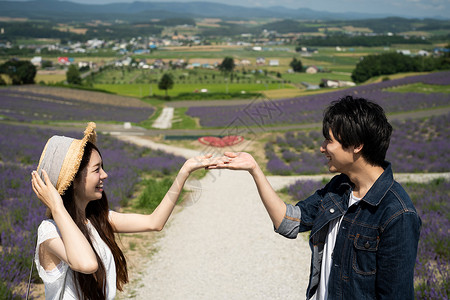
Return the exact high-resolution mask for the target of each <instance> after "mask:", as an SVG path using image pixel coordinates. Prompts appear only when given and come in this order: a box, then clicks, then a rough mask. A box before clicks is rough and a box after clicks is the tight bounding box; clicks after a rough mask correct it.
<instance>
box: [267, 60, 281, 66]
mask: <svg viewBox="0 0 450 300" xmlns="http://www.w3.org/2000/svg"><path fill="white" fill-rule="evenodd" d="M279 65H280V61H279V60H278V59H271V60H269V66H271V67H277V66H279Z"/></svg>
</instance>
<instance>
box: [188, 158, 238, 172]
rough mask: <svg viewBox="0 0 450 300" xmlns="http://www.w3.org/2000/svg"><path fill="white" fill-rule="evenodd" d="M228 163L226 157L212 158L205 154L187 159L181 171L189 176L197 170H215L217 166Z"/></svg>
mask: <svg viewBox="0 0 450 300" xmlns="http://www.w3.org/2000/svg"><path fill="white" fill-rule="evenodd" d="M228 161H229V158H228V157H226V156H222V157H212V154H206V155H204V156H196V157H192V158H190V159H188V160H187V161H186V162H185V163H184V165H183V167H182V168H181V170H184V171H186V172H187V173H188V174H190V173H192V172H194V171H195V170H198V169H215V168H217V166H218V165H222V164H226V163H227V162H228Z"/></svg>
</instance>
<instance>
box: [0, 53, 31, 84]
mask: <svg viewBox="0 0 450 300" xmlns="http://www.w3.org/2000/svg"><path fill="white" fill-rule="evenodd" d="M0 74H6V75H8V76H9V78H11V81H12V84H14V85H19V84H33V83H34V77H35V76H36V67H35V66H34V65H33V64H32V63H31V62H30V61H28V60H16V59H12V60H9V61H7V62H5V63H4V64H2V65H0Z"/></svg>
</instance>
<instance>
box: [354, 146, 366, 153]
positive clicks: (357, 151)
mask: <svg viewBox="0 0 450 300" xmlns="http://www.w3.org/2000/svg"><path fill="white" fill-rule="evenodd" d="M363 147H364V145H363V144H361V145H358V146H354V147H353V153H355V154H358V153H359V152H361V150H362V148H363Z"/></svg>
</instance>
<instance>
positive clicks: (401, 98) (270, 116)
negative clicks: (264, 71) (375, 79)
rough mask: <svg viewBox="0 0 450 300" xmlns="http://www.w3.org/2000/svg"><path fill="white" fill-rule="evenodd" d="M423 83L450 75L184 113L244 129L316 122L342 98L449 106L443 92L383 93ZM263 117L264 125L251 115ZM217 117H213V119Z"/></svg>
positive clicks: (387, 105) (400, 107)
mask: <svg viewBox="0 0 450 300" xmlns="http://www.w3.org/2000/svg"><path fill="white" fill-rule="evenodd" d="M417 82H423V83H426V84H438V85H449V84H450V72H438V73H430V74H427V75H417V76H410V77H405V78H401V79H395V80H388V81H383V82H379V83H373V84H368V85H361V86H356V87H352V88H348V89H345V90H337V91H333V92H329V93H323V94H315V95H308V96H303V97H298V98H292V99H284V100H278V101H270V100H267V99H266V100H265V101H259V100H258V99H255V101H253V103H251V104H249V105H247V106H245V105H234V106H214V107H190V108H189V109H188V111H187V114H188V115H189V116H191V117H195V118H199V119H200V124H201V125H202V126H204V127H222V126H227V125H229V124H231V123H232V122H233V120H235V119H236V118H239V119H240V121H241V122H242V123H244V124H245V125H246V126H254V125H259V126H262V125H273V124H299V123H314V122H320V121H321V119H322V112H323V110H324V108H325V107H326V106H327V105H329V103H330V102H331V101H333V100H338V99H339V98H342V97H343V96H346V95H352V96H354V97H362V98H366V99H369V100H372V101H375V102H377V103H378V104H380V105H381V106H382V107H383V108H384V109H385V110H386V112H387V113H396V112H404V111H411V110H419V109H427V108H435V107H440V106H447V105H449V104H450V96H449V95H448V94H444V93H431V94H421V93H395V92H388V91H385V89H387V88H392V87H396V86H401V85H407V84H413V83H417ZM262 114H265V118H264V122H261V120H260V119H259V118H255V115H258V116H261V115H262ZM219 115H220V116H221V117H220V118H217V116H219Z"/></svg>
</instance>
